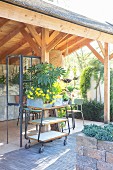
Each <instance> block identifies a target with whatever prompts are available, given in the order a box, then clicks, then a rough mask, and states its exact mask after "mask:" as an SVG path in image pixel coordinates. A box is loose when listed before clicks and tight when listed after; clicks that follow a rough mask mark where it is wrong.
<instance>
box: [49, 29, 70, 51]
mask: <svg viewBox="0 0 113 170" xmlns="http://www.w3.org/2000/svg"><path fill="white" fill-rule="evenodd" d="M66 36H67V34H65V33H62V32H60V33H59V34H58V35H57V36H56V37H55V38H54V39H53V40H52V41H51V42H50V43H49V44H48V45H47V51H50V50H52V49H53V48H54V47H55V46H56V45H57V44H58V43H59V42H60V41H61V40H62V39H64V38H65V37H66Z"/></svg>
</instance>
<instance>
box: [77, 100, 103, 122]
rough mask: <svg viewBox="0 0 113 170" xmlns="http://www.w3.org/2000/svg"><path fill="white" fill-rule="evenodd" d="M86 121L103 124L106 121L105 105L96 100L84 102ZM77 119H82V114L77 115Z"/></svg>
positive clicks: (83, 108)
mask: <svg viewBox="0 0 113 170" xmlns="http://www.w3.org/2000/svg"><path fill="white" fill-rule="evenodd" d="M82 110H83V113H84V119H85V120H91V121H97V122H103V119H104V104H102V103H100V102H97V101H96V100H92V101H88V100H84V103H83V105H82ZM75 118H78V119H80V118H81V114H80V113H76V114H75Z"/></svg>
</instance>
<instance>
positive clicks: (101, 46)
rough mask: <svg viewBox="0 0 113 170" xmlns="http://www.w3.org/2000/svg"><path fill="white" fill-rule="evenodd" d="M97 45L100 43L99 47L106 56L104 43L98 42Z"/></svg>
mask: <svg viewBox="0 0 113 170" xmlns="http://www.w3.org/2000/svg"><path fill="white" fill-rule="evenodd" d="M97 43H98V46H99V47H100V49H101V52H102V54H103V56H105V50H104V47H103V45H102V43H101V42H100V41H97Z"/></svg>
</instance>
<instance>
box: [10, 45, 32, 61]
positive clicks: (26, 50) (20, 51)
mask: <svg viewBox="0 0 113 170" xmlns="http://www.w3.org/2000/svg"><path fill="white" fill-rule="evenodd" d="M30 52H32V49H31V48H30V47H26V48H25V49H20V50H19V51H18V53H16V52H15V53H14V54H15V55H16V54H22V55H27V54H28V53H30ZM16 60H17V58H12V59H10V64H13V63H15V62H16Z"/></svg>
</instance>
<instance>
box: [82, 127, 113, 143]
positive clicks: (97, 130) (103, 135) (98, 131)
mask: <svg viewBox="0 0 113 170" xmlns="http://www.w3.org/2000/svg"><path fill="white" fill-rule="evenodd" d="M82 132H83V133H84V134H85V135H87V136H90V137H95V138H96V139H98V140H103V141H111V142H112V141H113V124H108V125H105V126H104V127H102V126H97V125H94V124H93V125H84V129H83V131H82Z"/></svg>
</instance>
